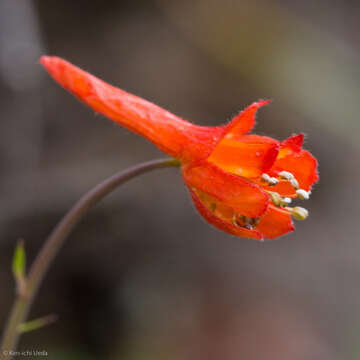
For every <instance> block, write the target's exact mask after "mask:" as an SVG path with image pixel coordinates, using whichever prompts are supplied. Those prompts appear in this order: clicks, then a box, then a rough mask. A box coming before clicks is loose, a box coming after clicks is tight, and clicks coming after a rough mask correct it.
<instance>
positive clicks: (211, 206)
mask: <svg viewBox="0 0 360 360" xmlns="http://www.w3.org/2000/svg"><path fill="white" fill-rule="evenodd" d="M215 209H216V203H211V204H210V210H211V211H212V212H214V211H215Z"/></svg>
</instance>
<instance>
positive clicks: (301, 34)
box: [0, 0, 360, 360]
mask: <svg viewBox="0 0 360 360" xmlns="http://www.w3.org/2000/svg"><path fill="white" fill-rule="evenodd" d="M359 16H360V3H359V2H357V1H350V0H349V1H340V0H337V1H330V0H321V1H316V2H311V1H299V0H278V1H276V0H273V1H271V0H257V1H253V0H242V1H235V0H233V1H232V0H207V1H205V0H192V1H189V0H183V1H175V0H173V1H171V0H154V1H130V0H127V1H100V0H96V1H85V0H77V1H40V0H39V1H30V0H28V1H23V0H1V1H0V117H1V121H0V166H1V176H0V199H1V200H0V239H1V241H0V284H1V285H0V286H1V290H0V293H1V297H0V321H1V324H4V322H5V319H6V317H7V314H8V312H9V309H10V306H11V303H12V301H13V297H14V283H13V280H12V276H11V257H12V253H13V249H14V247H15V244H16V241H17V240H18V239H19V238H24V239H25V241H26V248H27V253H28V257H29V261H30V260H32V259H33V257H34V256H35V254H36V253H37V251H38V250H39V247H40V246H41V244H42V243H43V242H44V240H45V238H46V235H47V234H48V233H49V231H50V230H51V229H52V228H53V226H54V225H55V224H56V222H57V221H58V220H59V219H60V217H61V216H62V215H63V214H64V212H65V211H66V210H67V209H68V208H69V207H70V206H71V205H72V204H73V203H74V201H76V200H77V199H78V198H79V197H80V195H82V194H83V193H84V192H85V191H86V190H88V189H89V188H90V187H92V186H93V185H95V184H96V183H98V182H99V181H101V180H102V179H103V178H105V177H107V176H109V175H111V174H113V173H114V172H116V171H118V170H120V169H125V168H126V167H127V166H129V165H132V164H136V163H138V162H141V161H145V160H149V159H153V158H157V157H160V156H162V154H161V153H160V152H159V151H158V150H157V149H156V148H155V147H154V146H153V145H151V144H150V143H148V142H146V141H145V140H144V139H142V138H140V137H138V136H136V135H133V134H131V133H129V132H127V131H125V130H124V129H122V128H121V127H119V126H116V125H114V124H113V123H111V122H110V121H108V120H106V119H104V118H103V117H102V116H94V113H93V111H91V110H89V109H88V108H86V107H85V106H83V105H81V104H80V103H79V102H78V101H76V100H75V99H74V98H73V97H71V96H70V95H69V94H67V93H66V92H65V91H64V90H63V89H62V88H60V87H59V86H58V85H56V84H55V83H54V82H53V81H52V80H51V79H50V77H49V76H48V75H47V74H46V73H45V71H44V70H43V69H42V68H41V66H40V65H39V63H38V58H39V57H40V56H41V55H42V54H49V55H57V56H61V57H64V58H66V59H67V60H69V61H71V62H73V63H75V64H77V65H78V66H80V67H82V68H84V69H86V70H88V71H89V72H91V73H93V74H95V75H97V76H98V77H100V78H102V79H104V80H106V81H108V82H110V83H112V84H114V85H117V86H119V87H121V88H123V89H125V90H127V91H130V92H133V93H135V94H137V95H140V96H142V97H144V98H146V99H148V100H151V101H153V102H155V103H156V104H159V105H160V106H163V107H165V108H166V109H168V110H170V111H172V112H174V113H175V114H177V115H180V116H182V117H184V118H186V119H189V120H191V121H193V122H195V123H197V124H204V125H205V124H206V125H219V124H222V123H224V122H226V121H228V120H229V119H230V118H231V116H232V115H234V114H236V113H237V112H238V111H239V110H241V109H242V108H244V107H245V106H246V105H248V104H250V103H251V102H252V101H255V100H257V99H259V98H272V99H274V102H273V104H272V105H271V106H269V107H266V108H264V109H262V110H261V111H260V114H259V116H258V125H257V128H256V131H257V133H260V134H267V135H269V136H273V137H276V138H279V139H283V138H285V137H287V136H289V135H291V134H292V133H295V132H305V133H306V134H307V135H308V136H307V142H306V148H307V149H309V150H311V151H312V152H313V153H314V154H315V155H316V156H317V157H318V159H319V162H320V176H321V180H320V182H319V184H318V185H317V186H316V188H315V189H314V191H313V194H312V198H311V201H309V202H308V203H306V206H307V207H308V209H309V210H310V213H311V216H310V218H309V219H308V220H307V221H305V222H303V223H298V224H297V231H296V232H294V233H292V234H290V235H288V236H286V237H284V238H281V239H279V240H275V241H273V242H265V243H259V242H257V241H255V240H246V239H237V238H233V237H231V236H228V235H226V234H223V233H220V232H218V231H217V230H215V229H214V228H212V227H210V226H208V225H207V224H205V223H204V221H202V220H201V218H200V217H199V216H198V215H197V214H196V213H195V211H194V209H193V207H192V204H191V202H190V200H189V196H188V194H187V192H186V190H185V188H184V186H183V185H182V183H181V178H180V176H179V174H178V171H177V170H174V169H166V170H161V171H158V172H154V173H151V174H147V175H144V176H143V177H141V178H138V179H136V180H134V181H132V182H131V183H129V184H127V185H125V186H123V187H122V188H121V189H119V190H118V191H117V192H116V193H114V194H112V195H111V196H110V197H109V198H107V199H106V200H104V201H103V202H102V203H101V204H100V205H98V206H97V207H96V209H94V210H93V211H91V213H90V214H89V215H88V216H87V218H86V219H85V220H84V221H83V222H82V223H81V225H80V226H79V227H78V228H77V229H76V231H75V232H74V233H73V234H72V235H71V237H70V239H69V240H68V242H67V244H66V246H65V247H64V248H63V249H62V251H61V253H60V255H59V257H58V258H57V259H56V262H55V263H54V264H53V266H52V268H51V271H50V273H49V274H48V276H47V277H46V280H45V282H44V284H43V286H42V288H41V290H40V293H39V296H38V298H37V300H36V303H35V306H34V308H33V310H32V312H31V314H30V315H31V316H30V318H35V317H38V316H43V315H46V314H49V313H56V314H58V316H59V320H58V321H57V322H56V323H55V324H53V325H51V326H49V327H47V328H43V329H41V330H38V331H36V332H33V333H29V334H26V335H24V336H23V338H22V341H21V344H20V348H21V349H35V350H46V351H47V352H48V354H49V356H48V358H50V359H55V360H56V359H65V358H66V359H84V360H85V359H127V360H128V359H129V360H138V359H139V360H140V359H141V360H142V359H154V360H155V359H156V360H161V359H172V360H178V359H179V360H180V359H181V360H183V359H187V360H188V359H189V360H191V359H194V360H195V359H196V360H199V359H204V360H205V359H206V360H212V359H214V360H218V359H221V360H233V359H246V360H247V359H249V360H263V359H264V360H265V359H266V360H272V359H274V360H275V359H276V360H283V359H284V360H285V359H292V360H297V359H299V360H303V359H304V360H312V359H314V360H315V359H316V360H322V359H326V360H332V359H359V358H360V341H359V340H360V332H359V329H360V306H359V303H360V284H359V283H360V280H359V279H360V241H359V240H360V239H359V230H358V222H359V200H360V199H359V195H360V192H359V189H358V186H359V182H360V176H359V175H360V174H359V173H360V167H359V159H360V145H359V130H360V125H359V120H358V106H359V102H360V96H359V91H360V70H359V68H360V67H359V60H360V41H359V40H360V32H359ZM1 326H2V325H1Z"/></svg>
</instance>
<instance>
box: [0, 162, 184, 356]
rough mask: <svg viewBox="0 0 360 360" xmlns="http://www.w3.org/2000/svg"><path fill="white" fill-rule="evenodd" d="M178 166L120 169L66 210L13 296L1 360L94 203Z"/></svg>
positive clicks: (144, 165)
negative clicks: (121, 187) (59, 255)
mask: <svg viewBox="0 0 360 360" xmlns="http://www.w3.org/2000/svg"><path fill="white" fill-rule="evenodd" d="M179 165H180V163H179V161H178V160H176V159H159V160H152V161H148V162H145V163H142V164H139V165H136V166H133V167H130V168H128V169H126V170H123V171H120V172H119V173H117V174H115V175H113V176H111V177H109V178H108V179H106V180H104V181H103V182H102V183H100V184H98V185H97V186H95V187H94V188H93V189H91V190H90V191H88V192H87V193H86V194H85V195H83V196H82V197H81V198H80V200H79V201H78V202H77V203H76V204H75V205H74V206H73V207H72V208H71V209H70V210H69V211H68V213H67V214H66V215H65V216H64V217H63V218H62V220H61V221H60V222H59V223H58V225H57V226H56V227H55V229H54V230H53V231H52V233H51V234H50V236H49V237H48V238H47V240H46V241H45V243H44V245H43V247H42V248H41V250H40V252H39V253H38V255H37V257H36V259H35V261H34V262H33V264H32V266H31V268H30V271H29V275H28V277H27V279H26V292H25V293H19V294H18V295H17V298H16V300H15V303H14V305H13V308H12V311H11V313H10V317H9V320H8V323H7V326H6V328H5V331H4V335H3V340H2V344H1V350H0V351H1V353H0V359H1V360H3V359H9V358H12V356H11V351H15V349H16V346H17V343H18V340H19V337H20V331H19V326H20V325H21V324H22V323H23V322H24V321H25V320H26V318H27V315H28V313H29V310H30V308H31V305H32V303H33V301H34V298H35V296H36V294H37V291H38V289H39V287H40V285H41V283H42V280H43V278H44V276H45V274H46V272H47V271H48V269H49V266H50V265H51V262H52V260H53V259H54V258H55V256H56V254H57V253H58V251H59V249H60V248H61V247H62V245H63V244H64V242H65V240H66V238H67V236H68V235H69V234H70V232H71V231H72V229H73V228H74V227H75V225H76V224H78V223H79V221H80V220H81V219H82V218H83V216H84V215H85V214H86V213H87V211H88V210H89V209H90V208H91V207H92V206H94V205H96V204H97V203H98V202H99V201H100V200H101V199H102V198H103V197H105V196H106V195H107V194H109V193H110V192H112V191H113V190H115V189H116V188H117V187H118V186H119V185H121V184H123V183H125V182H127V181H128V180H130V179H132V178H134V177H136V176H138V175H141V174H144V173H146V172H149V171H152V170H155V169H160V168H165V167H175V166H179Z"/></svg>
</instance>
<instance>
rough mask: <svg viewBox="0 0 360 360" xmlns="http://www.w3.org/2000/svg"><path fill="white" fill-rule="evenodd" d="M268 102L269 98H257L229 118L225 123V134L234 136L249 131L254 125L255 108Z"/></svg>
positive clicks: (269, 101)
mask: <svg viewBox="0 0 360 360" xmlns="http://www.w3.org/2000/svg"><path fill="white" fill-rule="evenodd" d="M269 103H271V100H259V101H257V102H254V103H252V104H251V105H250V106H248V107H247V108H246V109H245V110H243V111H242V112H241V113H240V114H239V115H237V116H235V117H234V118H233V119H232V120H231V122H230V123H229V124H228V125H227V129H226V134H231V135H233V136H236V135H243V134H246V133H247V132H249V131H250V130H251V129H252V128H253V127H254V125H255V115H256V112H257V110H258V109H259V108H260V107H262V106H264V105H267V104H269Z"/></svg>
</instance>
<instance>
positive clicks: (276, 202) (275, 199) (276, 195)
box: [268, 191, 282, 206]
mask: <svg viewBox="0 0 360 360" xmlns="http://www.w3.org/2000/svg"><path fill="white" fill-rule="evenodd" d="M268 193H269V194H270V196H271V201H272V202H273V203H274V205H275V206H281V203H282V196H281V195H280V194H279V193H277V192H274V191H268Z"/></svg>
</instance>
